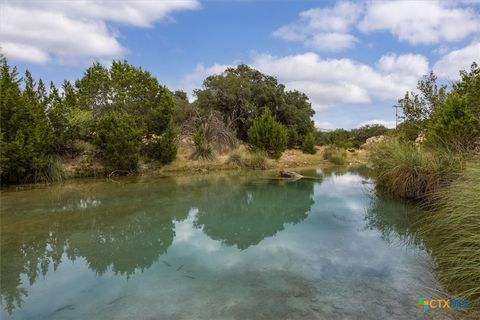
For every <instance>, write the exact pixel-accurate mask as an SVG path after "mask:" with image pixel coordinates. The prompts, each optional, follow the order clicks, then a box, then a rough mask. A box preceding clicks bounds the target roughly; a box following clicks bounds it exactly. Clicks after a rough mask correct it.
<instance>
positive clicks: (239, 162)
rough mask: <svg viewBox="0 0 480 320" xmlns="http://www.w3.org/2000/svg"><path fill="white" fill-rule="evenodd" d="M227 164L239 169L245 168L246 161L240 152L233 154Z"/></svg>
mask: <svg viewBox="0 0 480 320" xmlns="http://www.w3.org/2000/svg"><path fill="white" fill-rule="evenodd" d="M226 164H229V165H234V166H236V167H239V168H243V167H245V161H244V159H243V158H242V154H241V153H240V152H233V153H232V154H231V155H230V156H229V157H228V159H227V161H226Z"/></svg>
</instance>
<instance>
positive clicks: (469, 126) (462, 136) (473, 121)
mask: <svg viewBox="0 0 480 320" xmlns="http://www.w3.org/2000/svg"><path fill="white" fill-rule="evenodd" d="M427 128H428V129H427V130H428V131H427V141H426V142H427V143H429V144H432V145H434V146H441V147H444V148H446V149H449V150H455V151H459V152H463V151H468V150H471V149H473V148H475V146H476V144H477V142H478V139H479V138H480V119H479V118H478V117H476V116H475V115H474V114H473V113H472V112H471V111H470V109H469V108H468V104H467V100H466V99H465V98H462V97H461V96H459V95H458V94H456V93H451V94H450V95H449V96H448V97H447V99H446V101H445V103H444V104H443V105H442V106H441V107H439V108H438V109H437V110H435V111H434V112H433V114H432V118H431V120H430V121H429V124H428V126H427Z"/></svg>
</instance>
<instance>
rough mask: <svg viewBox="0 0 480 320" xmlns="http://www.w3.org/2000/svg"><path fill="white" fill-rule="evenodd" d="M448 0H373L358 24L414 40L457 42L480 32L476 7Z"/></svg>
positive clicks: (403, 38) (402, 38)
mask: <svg viewBox="0 0 480 320" xmlns="http://www.w3.org/2000/svg"><path fill="white" fill-rule="evenodd" d="M454 5H455V3H454V2H448V1H442V2H440V1H434V0H431V1H385V2H382V1H372V2H370V3H369V4H368V5H367V12H366V15H365V16H364V18H363V19H362V21H361V22H360V23H359V25H358V28H359V30H360V31H362V32H372V31H383V30H385V31H390V32H391V33H392V34H394V35H395V36H397V37H398V38H399V39H400V40H402V41H407V42H409V43H411V44H433V43H439V42H442V41H444V42H454V41H460V40H462V39H465V38H466V37H467V36H469V35H471V34H474V33H478V30H480V19H479V16H478V13H476V12H475V11H474V10H473V9H472V8H465V7H455V6H454Z"/></svg>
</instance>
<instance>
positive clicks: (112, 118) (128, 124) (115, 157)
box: [95, 112, 140, 172]
mask: <svg viewBox="0 0 480 320" xmlns="http://www.w3.org/2000/svg"><path fill="white" fill-rule="evenodd" d="M136 128H137V127H136V124H135V120H134V118H133V117H131V116H126V115H124V116H120V115H118V114H116V113H115V112H111V113H108V114H106V115H104V116H102V117H101V118H100V119H99V120H98V123H97V126H96V134H95V145H96V146H97V147H98V148H99V149H100V151H101V152H102V153H103V156H104V157H105V161H106V170H107V171H108V172H112V171H115V170H125V171H135V170H136V169H137V167H138V158H139V155H140V134H139V131H138V130H137V129H136Z"/></svg>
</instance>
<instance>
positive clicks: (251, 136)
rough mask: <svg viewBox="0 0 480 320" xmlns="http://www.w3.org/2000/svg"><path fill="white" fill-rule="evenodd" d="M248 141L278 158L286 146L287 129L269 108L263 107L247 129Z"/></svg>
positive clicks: (256, 147) (254, 146)
mask: <svg viewBox="0 0 480 320" xmlns="http://www.w3.org/2000/svg"><path fill="white" fill-rule="evenodd" d="M248 142H249V144H250V145H251V146H252V147H253V148H254V149H260V150H263V151H265V152H267V154H268V155H269V156H270V157H272V158H275V159H278V158H280V156H281V155H282V152H283V151H285V149H286V148H287V143H288V133H287V129H286V128H285V127H284V126H283V125H282V124H280V123H279V122H277V121H276V120H275V118H274V116H273V115H272V112H271V111H270V109H268V108H265V109H264V111H263V113H262V115H261V116H260V117H259V118H257V119H255V120H253V123H252V126H251V127H250V128H249V129H248Z"/></svg>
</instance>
